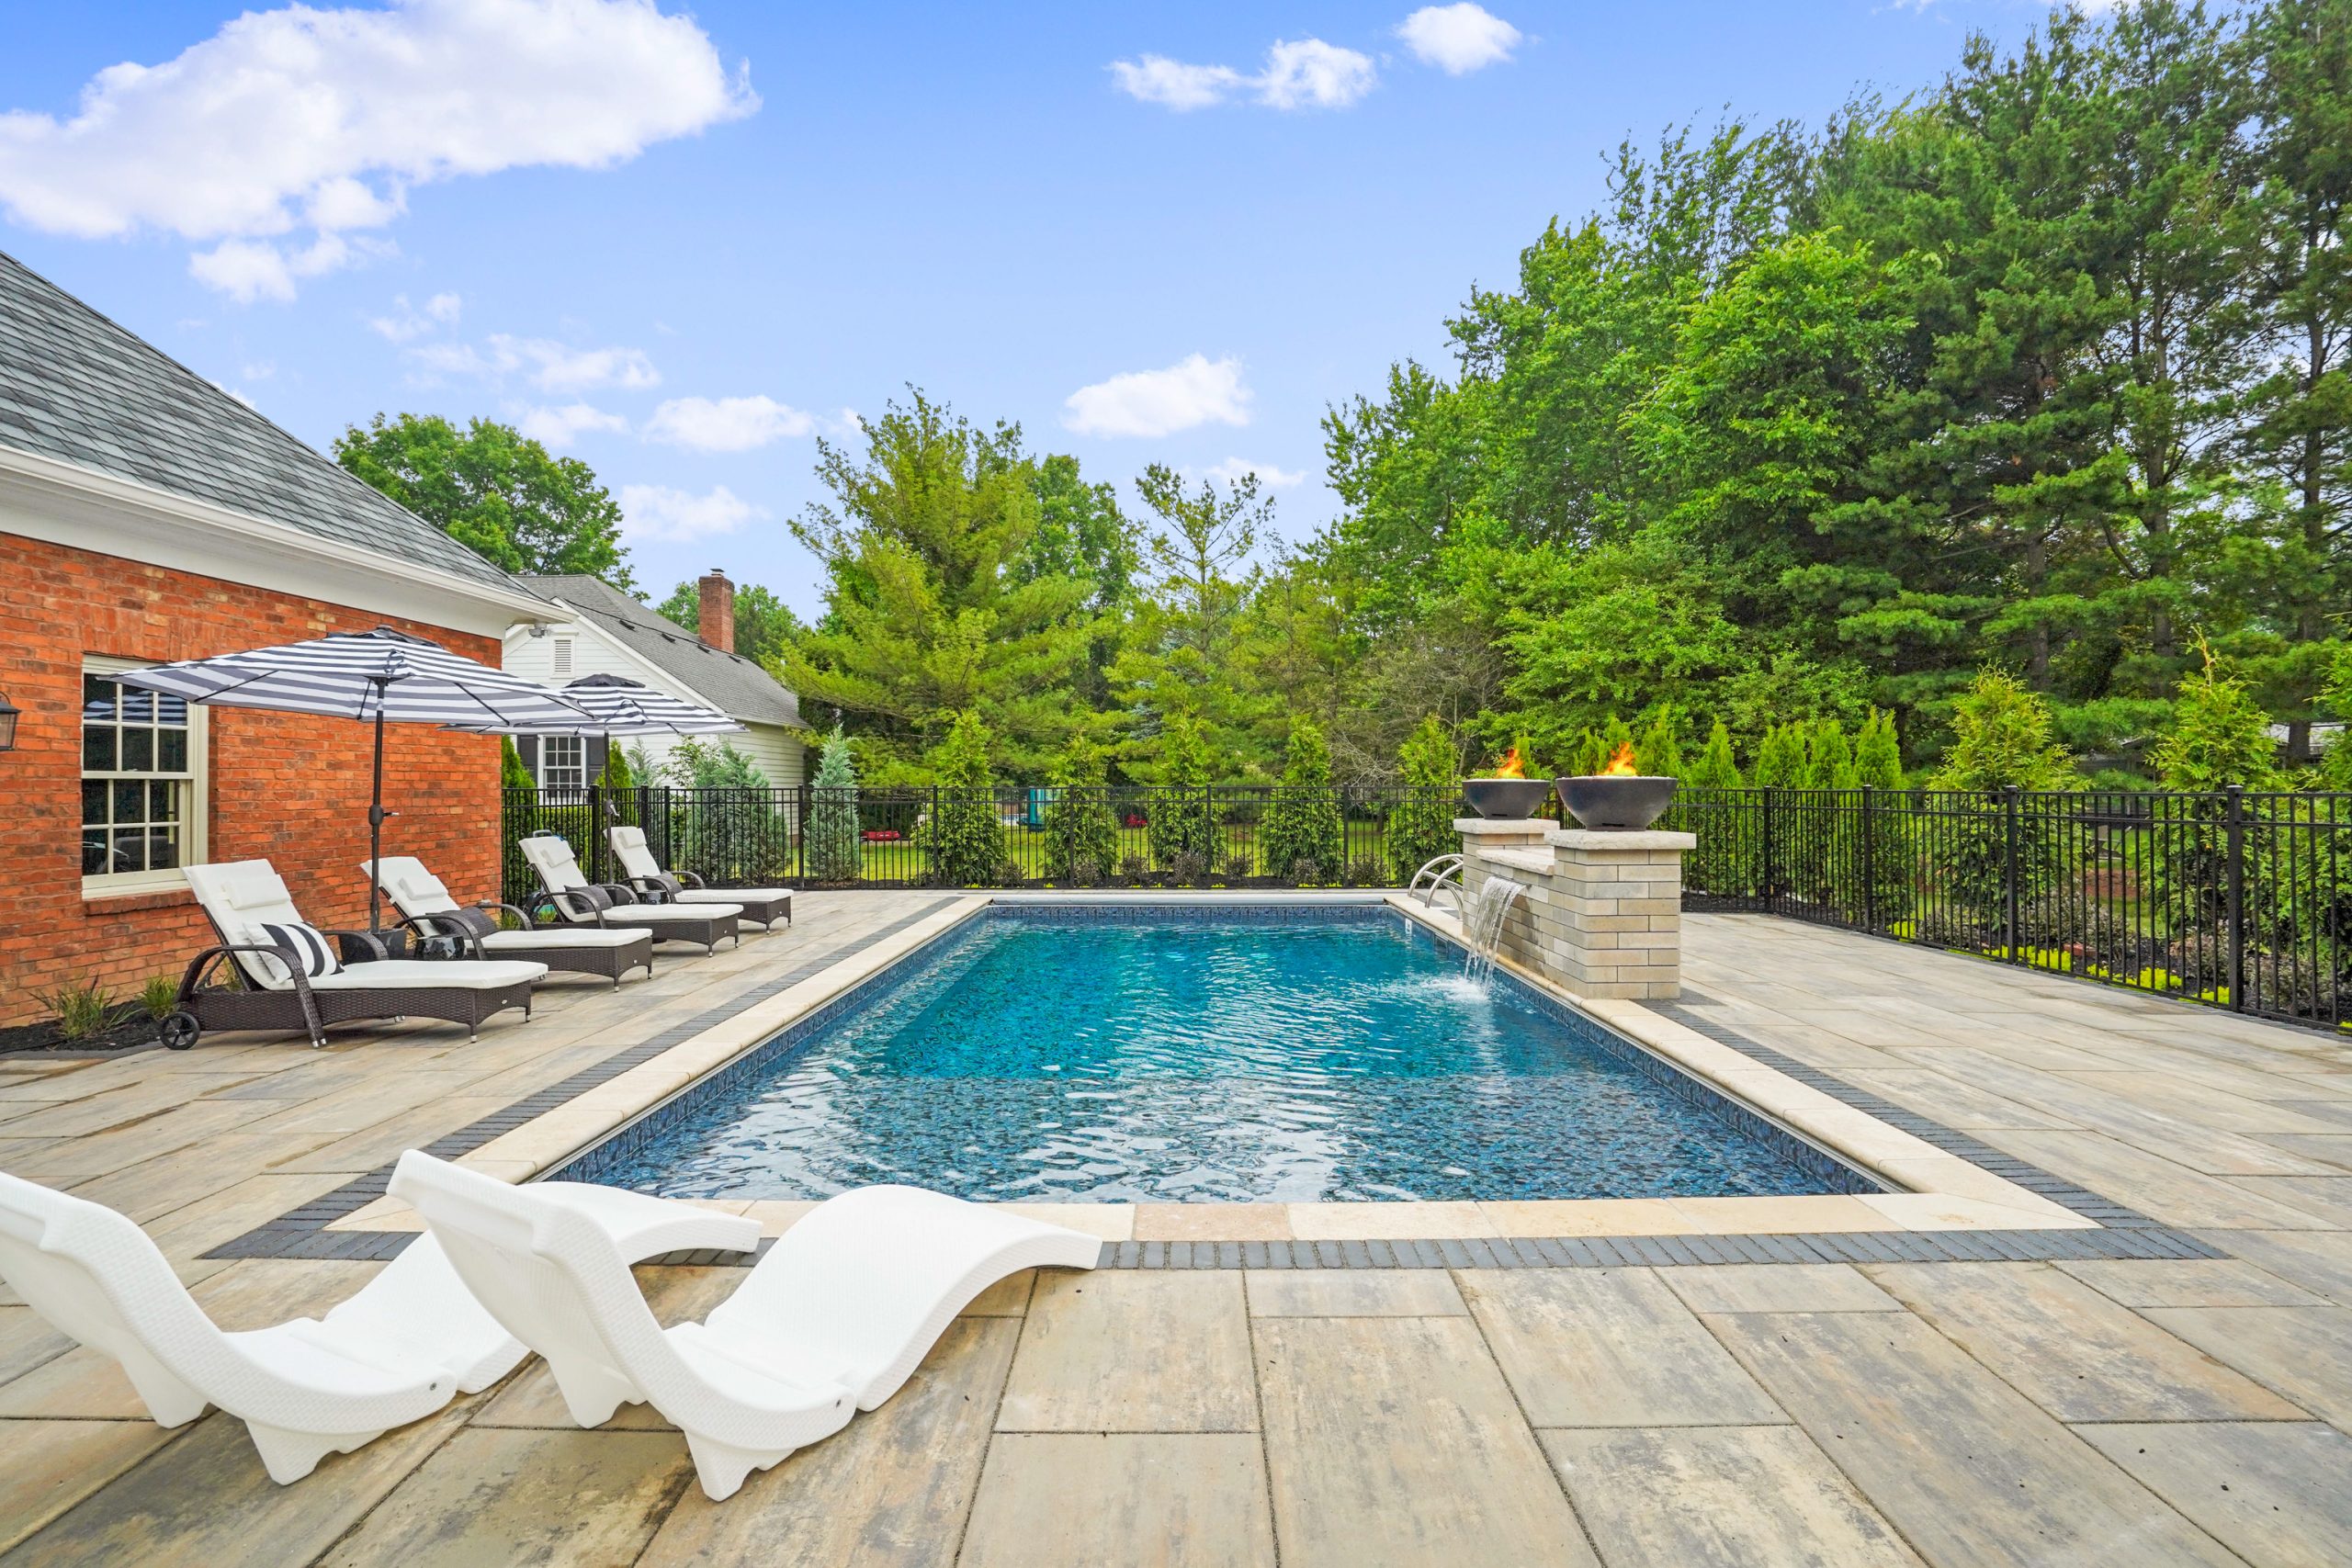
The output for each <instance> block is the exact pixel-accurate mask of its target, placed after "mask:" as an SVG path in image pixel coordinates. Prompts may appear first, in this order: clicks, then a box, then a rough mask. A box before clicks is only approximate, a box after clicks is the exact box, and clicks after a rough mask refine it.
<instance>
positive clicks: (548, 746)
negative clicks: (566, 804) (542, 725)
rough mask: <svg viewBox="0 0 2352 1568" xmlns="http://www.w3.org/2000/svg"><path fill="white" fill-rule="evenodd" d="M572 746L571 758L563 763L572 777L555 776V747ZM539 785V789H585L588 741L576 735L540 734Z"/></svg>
mask: <svg viewBox="0 0 2352 1568" xmlns="http://www.w3.org/2000/svg"><path fill="white" fill-rule="evenodd" d="M558 746H569V747H572V748H574V749H575V750H574V752H573V760H572V761H568V762H566V763H565V764H564V766H565V767H566V768H568V769H569V770H570V771H571V773H572V775H573V776H572V777H571V778H568V779H565V778H558V777H556V762H555V758H554V752H555V749H556V747H558ZM539 787H540V788H541V789H586V788H587V787H588V742H587V741H586V740H585V739H582V738H581V737H580V736H577V735H542V736H540V737H539Z"/></svg>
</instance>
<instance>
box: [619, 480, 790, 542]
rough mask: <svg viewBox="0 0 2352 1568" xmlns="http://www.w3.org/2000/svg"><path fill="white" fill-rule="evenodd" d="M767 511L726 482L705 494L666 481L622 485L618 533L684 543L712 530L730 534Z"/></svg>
mask: <svg viewBox="0 0 2352 1568" xmlns="http://www.w3.org/2000/svg"><path fill="white" fill-rule="evenodd" d="M767 514H768V513H767V508H766V507H764V506H754V505H752V503H751V502H748V501H745V500H744V499H743V498H742V497H741V496H739V495H737V494H736V493H735V492H734V491H731V490H729V489H728V488H727V487H726V486H725V485H718V486H715V487H713V488H712V490H711V492H710V493H709V494H708V495H696V494H695V493H694V492H693V491H683V490H672V489H671V488H670V487H669V486H667V485H623V486H621V533H622V534H623V535H624V536H626V537H627V538H628V540H629V541H630V542H631V543H632V544H636V543H643V542H650V541H666V542H668V543H672V544H684V543H686V542H688V541H690V540H694V539H707V538H708V537H710V536H712V535H714V534H732V533H733V532H735V530H736V529H738V528H741V526H742V525H744V524H746V523H748V522H750V521H751V520H752V518H754V517H765V516H766V515H767Z"/></svg>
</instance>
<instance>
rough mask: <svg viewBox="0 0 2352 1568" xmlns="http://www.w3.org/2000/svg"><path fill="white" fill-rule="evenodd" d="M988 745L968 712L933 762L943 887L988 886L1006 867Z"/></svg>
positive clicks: (936, 877)
mask: <svg viewBox="0 0 2352 1568" xmlns="http://www.w3.org/2000/svg"><path fill="white" fill-rule="evenodd" d="M932 772H933V777H934V778H936V779H937V780H938V781H939V782H938V785H937V787H938V790H939V811H938V815H937V817H936V818H934V819H933V821H932V823H931V825H930V840H931V869H932V877H933V881H935V882H937V883H939V884H940V885H941V886H948V887H982V886H988V885H989V884H990V883H993V882H994V881H995V880H996V874H997V871H998V869H999V868H1000V867H1001V866H1002V865H1003V863H1004V828H1003V825H1002V823H1001V819H1000V818H999V817H998V815H997V804H996V774H995V773H994V772H993V771H991V770H990V768H989V728H988V726H987V725H986V724H985V723H983V722H982V721H981V718H980V716H979V715H978V713H976V712H974V711H972V710H970V709H968V708H967V709H966V710H965V711H964V712H963V713H960V714H958V715H956V722H955V724H954V725H953V726H951V727H950V728H949V729H948V731H947V739H945V740H944V741H943V742H941V744H940V747H939V750H937V751H936V752H935V753H933V757H932Z"/></svg>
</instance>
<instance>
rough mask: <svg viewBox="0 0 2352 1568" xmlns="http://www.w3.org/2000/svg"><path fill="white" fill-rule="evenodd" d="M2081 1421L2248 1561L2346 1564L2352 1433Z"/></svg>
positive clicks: (2307, 1425)
mask: <svg viewBox="0 0 2352 1568" xmlns="http://www.w3.org/2000/svg"><path fill="white" fill-rule="evenodd" d="M2077 1430H2078V1431H2079V1432H2080V1433H2081V1435H2082V1437H2083V1438H2084V1439H2085V1440H2086V1441H2087V1442H2089V1443H2091V1444H2093V1445H2094V1446H2096V1447H2097V1448H2098V1450H2099V1451H2100V1452H2101V1453H2103V1454H2105V1455H2107V1457H2108V1458H2109V1459H2111V1460H2113V1461H2115V1462H2116V1463H2117V1464H2119V1465H2121V1466H2122V1467H2123V1468H2124V1469H2125V1470H2127V1471H2130V1472H2131V1474H2132V1475H2133V1476H2135V1477H2137V1478H2138V1480H2139V1481H2140V1482H2141V1483H2142V1484H2143V1485H2145V1486H2147V1487H2148V1488H2149V1489H2150V1490H2152V1491H2154V1492H2156V1493H2157V1494H2159V1495H2162V1496H2164V1497H2165V1498H2168V1499H2169V1500H2170V1501H2171V1502H2172V1504H2173V1506H2176V1507H2177V1508H2178V1509H2179V1510H2180V1511H2181V1512H2182V1513H2184V1514H2186V1515H2187V1516H2188V1517H2189V1518H2191V1519H2193V1520H2195V1521H2196V1522H2197V1523H2198V1524H2199V1525H2201V1526H2203V1527H2204V1528H2205V1529H2206V1530H2207V1531H2208V1532H2209V1533H2211V1535H2212V1536H2213V1537H2214V1539H2216V1540H2219V1541H2221V1542H2222V1545H2224V1546H2226V1547H2228V1548H2230V1550H2231V1551H2235V1552H2237V1553H2238V1554H2239V1555H2240V1556H2242V1557H2244V1558H2245V1560H2246V1561H2247V1562H2257V1563H2262V1564H2264V1565H2266V1568H2323V1565H2325V1568H2344V1565H2345V1564H2346V1563H2352V1438H2347V1437H2346V1436H2345V1435H2344V1434H2343V1433H2341V1432H2339V1431H2337V1430H2336V1429H2335V1428H2334V1427H2324V1426H2321V1425H2320V1424H2319V1423H2317V1422H2315V1421H2314V1422H2299V1423H2292V1424H2290V1423H2285V1422H2270V1421H2265V1422H2256V1423H2251V1424H2248V1425H2245V1426H2235V1425H2232V1424H2229V1423H2226V1422H2205V1423H2195V1424H2187V1423H2179V1422H2168V1423H2165V1424H2163V1425H2159V1426H2145V1427H2133V1426H2118V1427H2078V1428H2077Z"/></svg>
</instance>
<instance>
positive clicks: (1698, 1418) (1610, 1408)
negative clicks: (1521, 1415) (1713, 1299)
mask: <svg viewBox="0 0 2352 1568" xmlns="http://www.w3.org/2000/svg"><path fill="white" fill-rule="evenodd" d="M1463 1294H1464V1297H1465V1298H1466V1299H1467V1300H1468V1301H1469V1303H1470V1312H1471V1314H1472V1315H1473V1316H1475V1317H1476V1319H1477V1320H1478V1326H1479V1327H1480V1328H1481V1329H1482V1330H1484V1331H1485V1333H1486V1336H1487V1343H1488V1344H1489V1345H1491V1346H1493V1347H1494V1353H1495V1359H1496V1360H1497V1361H1498V1362H1499V1363H1501V1366H1502V1371H1503V1375H1504V1376H1505V1377H1507V1378H1509V1379H1510V1386H1511V1391H1512V1392H1513V1393H1516V1394H1517V1395H1518V1396H1519V1402H1520V1404H1521V1407H1522V1408H1524V1409H1525V1410H1526V1412H1527V1419H1528V1422H1529V1423H1530V1424H1531V1425H1532V1426H1536V1427H1723V1426H1763V1425H1769V1424H1770V1423H1774V1422H1780V1421H1786V1420H1787V1419H1788V1417H1787V1416H1784V1415H1782V1414H1781V1409H1780V1407H1779V1406H1778V1405H1776V1404H1773V1403H1772V1401H1771V1399H1770V1397H1768V1396H1767V1395H1766V1394H1765V1393H1764V1391H1763V1390H1762V1389H1760V1388H1758V1386H1757V1385H1756V1381H1755V1379H1753V1378H1751V1377H1749V1376H1748V1375H1747V1373H1746V1372H1744V1371H1741V1370H1740V1367H1739V1363H1738V1362H1736V1361H1735V1360H1733V1359H1731V1358H1730V1357H1729V1356H1727V1355H1725V1354H1724V1350H1723V1347H1721V1346H1720V1345H1718V1344H1716V1343H1715V1341H1714V1339H1713V1337H1712V1336H1711V1335H1709V1334H1708V1332H1707V1330H1706V1329H1705V1328H1704V1327H1702V1326H1701V1325H1700V1323H1699V1320H1698V1319H1697V1318H1696V1317H1694V1316H1693V1315H1691V1309H1690V1308H1689V1307H1686V1306H1684V1305H1683V1304H1682V1303H1681V1301H1680V1300H1679V1298H1678V1297H1677V1296H1676V1295H1675V1293H1674V1292H1672V1291H1670V1290H1668V1289H1667V1287H1666V1285H1665V1283H1664V1282H1663V1281H1662V1280H1660V1279H1659V1277H1658V1274H1657V1272H1656V1271H1653V1270H1651V1269H1540V1270H1538V1269H1528V1270H1511V1271H1505V1272H1500V1273H1496V1272H1480V1273H1476V1274H1465V1275H1464V1290H1463Z"/></svg>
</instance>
